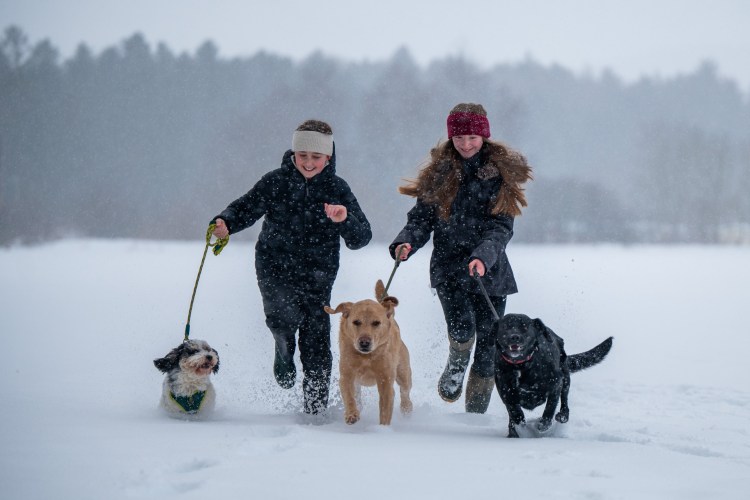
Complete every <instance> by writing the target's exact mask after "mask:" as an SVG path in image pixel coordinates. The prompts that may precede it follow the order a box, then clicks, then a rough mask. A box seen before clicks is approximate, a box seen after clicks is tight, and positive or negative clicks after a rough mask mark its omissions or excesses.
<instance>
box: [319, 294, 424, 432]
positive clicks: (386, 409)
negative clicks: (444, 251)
mask: <svg viewBox="0 0 750 500" xmlns="http://www.w3.org/2000/svg"><path fill="white" fill-rule="evenodd" d="M384 291H385V287H384V286H383V282H382V281H381V280H378V282H377V284H376V285H375V296H376V297H378V301H375V300H369V299H368V300H361V301H359V302H343V303H341V304H339V305H338V306H337V307H336V309H335V310H334V309H331V308H330V307H328V306H325V308H324V309H325V311H326V312H327V313H328V314H338V313H341V314H342V315H341V326H340V328H339V350H340V360H339V386H340V388H341V397H342V399H343V400H344V407H345V413H344V420H345V421H346V423H347V424H353V423H355V422H357V421H358V420H359V409H358V408H357V399H358V398H359V392H360V387H361V386H367V387H369V386H373V385H377V387H378V396H379V398H380V424H381V425H390V424H391V417H392V416H393V403H394V399H395V396H396V391H395V389H394V388H393V382H394V381H395V382H396V383H397V384H398V385H399V390H400V393H401V394H400V395H401V412H402V413H409V412H411V410H412V402H411V399H410V398H409V391H411V365H410V363H409V350H408V349H407V348H406V345H405V344H404V342H403V341H402V340H401V331H400V329H399V327H398V324H397V323H396V318H395V317H394V308H395V307H396V306H397V305H398V299H396V298H395V297H390V296H387V297H383V292H384ZM381 297H382V299H381Z"/></svg>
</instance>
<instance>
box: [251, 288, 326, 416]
mask: <svg viewBox="0 0 750 500" xmlns="http://www.w3.org/2000/svg"><path fill="white" fill-rule="evenodd" d="M258 285H259V287H260V293H261V296H262V297H263V310H264V312H265V314H266V325H267V326H268V328H269V329H270V330H271V333H272V334H273V336H274V340H275V341H276V343H277V344H279V345H280V346H282V345H283V346H284V348H286V349H288V350H289V351H290V353H291V354H292V355H293V354H294V349H295V334H296V332H297V331H299V353H300V360H301V361H302V372H303V375H304V378H303V380H302V390H303V394H304V400H305V402H304V405H305V406H304V410H305V413H310V414H317V413H320V412H323V411H325V410H326V408H327V407H328V392H329V386H330V383H331V364H332V359H333V357H332V355H331V319H330V316H329V315H328V313H326V312H325V311H324V310H323V306H325V305H328V304H330V302H331V288H332V287H327V288H323V289H317V290H314V289H306V288H305V287H301V286H299V285H297V286H294V285H290V284H289V283H279V282H275V281H274V282H271V281H270V280H260V279H259V280H258Z"/></svg>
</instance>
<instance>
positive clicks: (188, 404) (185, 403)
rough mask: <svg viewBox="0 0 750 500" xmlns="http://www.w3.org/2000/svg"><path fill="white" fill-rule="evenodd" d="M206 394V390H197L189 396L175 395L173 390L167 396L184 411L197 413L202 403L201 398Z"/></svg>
mask: <svg viewBox="0 0 750 500" xmlns="http://www.w3.org/2000/svg"><path fill="white" fill-rule="evenodd" d="M205 395H206V391H198V392H196V393H194V394H192V395H190V396H175V393H174V392H170V393H169V397H171V398H172V401H174V402H175V403H177V404H178V405H179V407H180V408H182V409H183V410H184V411H185V413H198V410H200V409H201V406H202V405H203V398H204V396H205Z"/></svg>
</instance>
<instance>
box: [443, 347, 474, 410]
mask: <svg viewBox="0 0 750 500" xmlns="http://www.w3.org/2000/svg"><path fill="white" fill-rule="evenodd" d="M448 342H449V344H450V345H449V347H448V363H447V364H446V365H445V370H444V371H443V374H442V375H441V376H440V380H439V381H438V394H440V397H441V398H443V400H445V401H447V402H449V403H453V402H454V401H457V400H458V398H460V397H461V391H462V389H463V386H464V374H465V373H466V367H467V366H469V358H470V357H471V348H472V346H473V345H474V338H472V339H470V340H467V341H466V342H456V341H455V340H453V339H451V338H449V339H448Z"/></svg>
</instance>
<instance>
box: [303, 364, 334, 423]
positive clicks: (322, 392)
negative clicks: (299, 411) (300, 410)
mask: <svg viewBox="0 0 750 500" xmlns="http://www.w3.org/2000/svg"><path fill="white" fill-rule="evenodd" d="M330 381H331V374H330V372H325V371H324V372H322V373H313V374H306V376H305V378H304V380H302V392H303V395H304V399H305V406H304V411H305V413H307V414H308V415H324V414H325V413H326V411H327V410H328V388H329V385H330Z"/></svg>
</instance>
